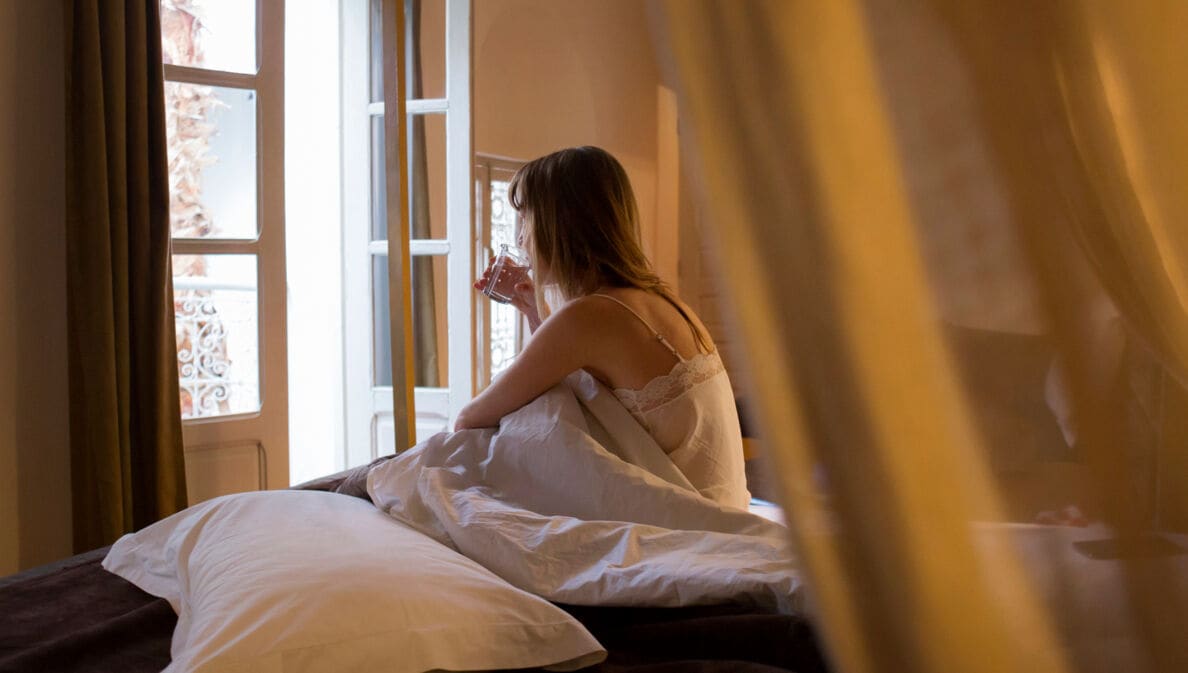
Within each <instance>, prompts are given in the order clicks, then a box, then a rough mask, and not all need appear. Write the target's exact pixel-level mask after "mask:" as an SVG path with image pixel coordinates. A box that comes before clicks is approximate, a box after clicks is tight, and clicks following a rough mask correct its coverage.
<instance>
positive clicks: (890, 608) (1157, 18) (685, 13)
mask: <svg viewBox="0 0 1188 673" xmlns="http://www.w3.org/2000/svg"><path fill="white" fill-rule="evenodd" d="M1173 4H1175V3H1162V4H1160V3H1139V4H1138V6H1136V5H1135V3H1128V4H1126V5H1125V6H1123V5H1121V4H1113V3H1096V2H1072V1H1071V0H1066V1H1062V0H1057V1H1055V2H1044V3H1033V2H1026V1H1025V0H1018V1H1011V2H999V3H953V2H946V1H944V0H899V1H895V2H892V1H891V0H835V1H831V2H827V3H824V2H782V1H778V0H755V1H752V2H747V3H735V2H725V1H715V0H665V1H663V2H659V3H656V5H655V7H654V9H655V10H656V11H654V12H653V19H654V24H655V28H656V33H657V37H658V43H659V44H660V45H661V47H660V55H661V59H662V61H664V64H663V65H664V67H665V70H666V73H667V76H668V77H669V78H670V80H671V81H673V82H674V83H675V85H676V89H677V91H678V97H679V106H680V113H681V116H682V118H681V125H682V130H683V131H684V133H683V134H682V142H683V147H682V155H683V157H684V158H685V159H686V160H687V161H688V166H689V168H690V169H691V171H690V172H691V174H692V176H693V181H694V183H695V191H696V193H697V201H698V207H699V209H700V210H701V211H702V213H703V215H704V218H703V219H704V220H705V221H707V222H709V223H710V225H711V226H710V227H709V230H708V231H707V232H705V233H706V234H707V235H708V236H709V237H710V238H711V240H712V247H713V249H715V250H716V251H717V252H718V254H719V256H720V266H721V268H722V269H724V274H723V276H724V278H723V282H724V285H725V288H724V289H725V290H726V291H727V296H729V297H730V301H729V302H728V306H727V310H728V312H729V313H732V314H733V315H732V317H733V322H734V324H735V325H736V326H737V331H738V334H737V336H738V339H739V341H740V342H741V343H742V344H743V346H744V348H743V350H744V351H745V353H746V359H747V367H746V369H747V379H748V381H749V383H750V387H751V394H752V397H753V398H754V399H755V405H754V406H755V409H754V411H755V412H756V414H757V416H758V420H759V424H760V427H761V435H762V437H763V438H764V443H765V446H766V447H768V452H767V453H768V458H769V460H770V463H771V468H772V469H773V470H774V471H775V473H776V475H777V477H778V482H779V484H780V486H781V497H782V504H783V505H784V506H785V509H786V512H787V515H788V519H789V523H790V531H791V534H792V538H793V542H794V544H795V547H796V549H797V556H798V561H799V563H800V565H801V567H802V568H803V569H804V572H805V574H806V577H807V580H808V582H809V584H810V588H811V597H812V603H813V605H814V608H815V613H814V614H815V615H816V617H817V618H818V621H819V623H820V625H821V627H822V629H823V632H824V636H825V641H826V645H827V650H828V652H829V654H830V658H831V659H832V661H833V663H834V664H835V666H836V667H837V668H838V669H839V670H842V671H925V672H927V671H936V672H938V673H939V672H940V671H958V670H959V671H987V672H990V671H1006V670H1014V671H1065V670H1102V671H1106V670H1128V671H1147V670H1151V671H1173V670H1184V666H1185V665H1186V662H1188V652H1186V651H1185V646H1184V645H1183V644H1182V643H1180V640H1181V639H1180V638H1179V635H1178V634H1177V633H1176V629H1177V628H1179V627H1182V625H1183V624H1184V623H1188V601H1186V600H1185V596H1184V591H1185V586H1184V584H1183V582H1182V580H1181V579H1179V578H1180V576H1181V575H1182V573H1177V570H1176V566H1175V561H1173V560H1169V558H1168V557H1163V558H1160V559H1158V560H1152V559H1150V558H1146V559H1143V558H1139V557H1140V556H1142V552H1143V550H1144V549H1148V548H1147V546H1146V545H1156V542H1152V541H1151V538H1149V537H1146V536H1144V535H1142V533H1144V532H1146V531H1149V530H1151V529H1152V528H1158V525H1157V524H1159V522H1160V521H1163V522H1166V521H1167V518H1166V517H1160V516H1154V517H1153V516H1152V515H1151V513H1150V512H1149V511H1146V510H1145V509H1144V508H1143V507H1142V506H1141V505H1142V503H1143V501H1144V497H1150V495H1151V494H1150V491H1151V489H1152V488H1153V487H1151V481H1152V480H1151V479H1150V478H1148V477H1145V476H1143V475H1145V474H1146V472H1145V471H1144V470H1146V469H1147V468H1143V467H1141V466H1142V465H1149V464H1150V463H1151V460H1152V456H1154V455H1156V454H1159V455H1163V456H1169V455H1170V456H1177V457H1179V456H1183V455H1184V453H1185V452H1186V450H1188V446H1186V443H1185V433H1184V432H1183V429H1182V427H1179V426H1182V425H1183V423H1180V424H1179V426H1177V427H1176V428H1173V429H1176V430H1177V432H1170V431H1169V419H1168V417H1167V416H1166V414H1167V413H1168V405H1169V404H1170V403H1172V402H1173V401H1174V400H1176V399H1177V398H1178V397H1177V396H1179V398H1182V395H1181V394H1180V392H1179V391H1178V382H1180V381H1183V380H1184V378H1183V372H1184V368H1183V365H1184V362H1185V360H1184V353H1185V352H1186V351H1185V349H1186V348H1188V329H1186V328H1185V326H1186V325H1188V323H1186V322H1185V311H1184V307H1185V303H1184V299H1183V298H1184V296H1185V294H1184V289H1185V282H1184V280H1185V275H1184V270H1185V258H1184V252H1185V250H1188V246H1185V240H1184V234H1183V231H1184V230H1183V228H1182V227H1179V226H1178V225H1177V224H1176V222H1175V218H1176V215H1177V213H1178V212H1180V211H1181V210H1182V208H1181V207H1182V206H1183V205H1185V204H1183V203H1181V202H1182V201H1183V200H1184V198H1185V197H1184V193H1183V190H1182V185H1183V184H1184V180H1183V177H1184V176H1183V170H1184V169H1183V165H1184V160H1185V159H1186V158H1188V143H1185V140H1186V138H1188V135H1186V133H1185V131H1184V129H1183V125H1182V123H1181V122H1180V121H1178V120H1176V118H1175V117H1176V114H1177V113H1176V112H1175V111H1176V110H1182V109H1183V108H1182V106H1177V105H1176V103H1182V102H1183V100H1184V96H1185V94H1186V93H1188V88H1186V85H1188V67H1185V66H1184V65H1183V61H1182V58H1180V51H1181V50H1180V49H1179V47H1178V46H1177V45H1178V44H1179V42H1178V35H1177V33H1178V29H1182V27H1183V25H1184V18H1185V15H1184V13H1185V10H1184V9H1183V8H1180V7H1178V6H1177V7H1172V6H1171V5H1173ZM1177 27H1178V28H1177ZM1172 408H1174V407H1172ZM1172 425H1175V424H1174V423H1172ZM1169 442H1178V444H1175V445H1171V444H1169ZM1160 452H1162V453H1160ZM1178 464H1179V465H1183V464H1184V461H1183V459H1182V458H1180V459H1179V463H1178ZM1159 467H1160V466H1156V467H1155V468H1153V469H1155V470H1156V471H1157V472H1158V473H1159V474H1160V475H1161V476H1160V477H1159V478H1158V479H1159V480H1162V479H1163V478H1164V477H1163V476H1162V475H1164V474H1166V473H1167V472H1168V471H1167V470H1166V469H1162V470H1160V469H1158V468H1159ZM1162 467H1164V468H1166V467H1167V466H1166V465H1164V466H1162ZM1173 470H1174V466H1173ZM1136 475H1137V476H1136ZM1181 483H1182V482H1181ZM1062 504H1069V505H1073V506H1070V507H1057V508H1055V509H1054V510H1048V509H1045V508H1046V507H1049V506H1051V505H1062ZM1081 518H1085V519H1088V520H1089V522H1090V525H1088V526H1082V524H1083V523H1085V522H1083V521H1081V520H1080V519H1081ZM1037 523H1038V524H1045V523H1048V524H1051V523H1057V524H1063V525H1037ZM1181 532H1183V531H1182V530H1181ZM1093 538H1100V539H1104V540H1106V541H1107V546H1108V545H1109V544H1113V545H1115V547H1116V548H1117V549H1119V550H1122V551H1123V552H1124V553H1123V554H1122V556H1123V558H1121V559H1116V560H1112V561H1110V562H1109V563H1105V562H1102V563H1100V564H1098V565H1092V562H1091V561H1089V560H1086V558H1085V556H1084V555H1083V554H1081V553H1079V552H1078V551H1077V550H1078V549H1079V548H1078V547H1076V546H1074V545H1073V544H1071V543H1072V542H1073V541H1086V540H1091V539H1093ZM1160 539H1161V538H1160ZM1127 550H1129V551H1127ZM1107 568H1108V569H1109V570H1108V571H1107V570H1105V569H1107ZM1095 620H1097V621H1095ZM1103 620H1104V621H1103ZM1104 622H1108V626H1103V625H1102V624H1103V623H1104ZM1174 625H1179V627H1177V626H1174Z"/></svg>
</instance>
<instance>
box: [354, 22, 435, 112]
mask: <svg viewBox="0 0 1188 673" xmlns="http://www.w3.org/2000/svg"><path fill="white" fill-rule="evenodd" d="M404 11H405V16H406V17H408V21H407V23H406V24H405V29H406V31H407V33H406V34H405V40H404V43H405V47H406V48H407V49H408V61H407V67H408V73H407V75H406V76H405V86H406V87H407V89H406V95H407V96H408V99H409V100H418V99H422V98H445V95H446V90H445V81H446V75H445V35H446V32H445V22H446V18H445V17H446V10H445V0H404ZM370 22H371V39H370V46H371V100H372V102H376V103H378V102H379V101H382V100H383V99H384V78H383V63H384V54H383V0H371V14H370Z"/></svg>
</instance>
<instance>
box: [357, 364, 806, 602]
mask: <svg viewBox="0 0 1188 673" xmlns="http://www.w3.org/2000/svg"><path fill="white" fill-rule="evenodd" d="M367 486H368V493H369V494H370V495H371V498H372V500H373V501H374V502H375V504H376V505H377V506H378V507H380V508H381V509H382V510H384V511H385V512H387V513H388V514H389V515H391V516H392V517H394V518H396V519H398V520H400V521H402V522H404V523H406V524H408V525H410V526H412V527H414V528H416V529H418V530H420V531H422V532H424V533H425V534H427V535H429V536H431V537H433V538H435V539H437V540H439V541H441V542H443V543H445V544H448V545H450V546H452V547H454V548H455V549H457V550H458V551H460V552H462V553H463V554H465V555H466V556H468V557H470V558H472V559H474V560H475V561H478V562H479V563H481V564H482V565H484V566H486V567H487V568H488V569H490V570H492V571H493V572H495V573H496V574H498V575H499V576H501V577H503V578H504V579H505V580H507V581H508V582H510V583H511V584H513V585H515V586H517V587H519V588H521V589H524V590H527V591H530V592H532V593H535V594H538V595H540V596H543V597H545V598H548V599H549V600H553V601H557V602H562V603H569V604H575V605H650V606H666V607H675V606H683V605H695V604H707V603H715V602H722V601H728V600H740V599H741V600H747V601H750V602H753V603H754V604H756V605H761V606H765V607H774V608H777V609H779V610H781V611H784V612H792V611H794V610H797V609H799V607H800V593H801V592H800V589H801V584H800V580H799V578H798V576H797V574H796V572H795V570H794V567H793V566H794V564H793V555H792V553H791V551H790V550H789V548H788V546H787V543H786V532H787V531H786V530H785V529H784V528H783V527H782V526H780V525H779V524H777V523H774V522H772V521H769V520H767V519H764V518H763V517H760V516H757V515H755V514H751V513H750V512H747V511H743V510H738V509H733V508H728V507H724V506H721V505H718V504H716V503H714V502H712V501H710V500H708V499H705V498H703V497H702V496H700V495H698V494H697V493H696V491H694V490H693V489H692V487H691V486H690V485H689V483H688V481H687V480H686V479H685V478H684V477H683V476H682V475H681V473H680V472H679V471H678V470H677V469H676V468H675V466H673V464H672V462H671V461H670V460H669V459H668V457H667V456H666V455H665V454H664V452H663V451H662V450H661V449H660V448H659V447H658V446H657V445H656V443H655V442H654V441H652V439H651V438H650V437H649V436H648V434H647V432H646V431H645V430H644V429H643V428H642V427H640V425H639V424H638V423H637V422H636V421H635V419H633V418H632V417H631V415H630V414H629V413H628V412H627V410H626V409H625V408H623V406H622V405H621V404H620V403H619V402H618V400H617V399H615V397H614V396H613V394H611V393H610V391H609V390H607V389H606V388H605V387H604V386H602V385H601V384H599V383H597V382H596V381H595V380H594V379H593V378H592V377H590V376H589V375H588V374H585V373H584V372H578V373H575V374H574V375H572V376H571V377H570V378H569V379H568V380H567V381H566V382H565V383H563V384H561V385H558V386H557V387H555V388H553V389H552V390H550V391H549V392H547V393H545V394H544V395H542V396H541V397H539V398H537V399H536V400H535V401H533V402H532V403H530V404H528V405H527V406H525V407H523V408H522V409H520V410H518V411H516V412H514V413H512V414H510V415H508V416H507V417H505V418H504V419H503V422H502V423H501V425H500V427H499V429H498V430H497V431H496V430H491V429H486V430H464V431H461V432H455V433H441V434H438V435H435V436H434V437H432V438H430V439H428V440H426V441H425V442H422V443H421V444H418V445H417V446H415V447H413V448H412V449H409V450H408V451H406V452H404V453H402V454H401V455H399V456H397V457H395V458H393V459H391V460H389V461H386V462H384V463H381V464H379V465H377V466H376V467H375V468H373V469H372V470H371V472H370V474H369V476H368V483H367Z"/></svg>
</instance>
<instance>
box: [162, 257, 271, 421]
mask: <svg viewBox="0 0 1188 673" xmlns="http://www.w3.org/2000/svg"><path fill="white" fill-rule="evenodd" d="M256 306H257V291H256V256H255V255H174V256H173V313H174V319H175V321H176V327H177V367H178V374H179V384H180V386H181V412H182V418H209V417H211V416H223V415H227V414H242V413H250V412H254V411H259V410H260V364H259V360H260V345H259V344H260V340H259V334H258V332H259V312H258V310H257V308H256Z"/></svg>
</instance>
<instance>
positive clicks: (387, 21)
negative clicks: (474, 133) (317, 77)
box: [382, 0, 416, 453]
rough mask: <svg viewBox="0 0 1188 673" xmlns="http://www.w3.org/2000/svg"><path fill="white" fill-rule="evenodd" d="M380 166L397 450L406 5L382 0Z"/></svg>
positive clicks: (404, 440) (407, 415)
mask: <svg viewBox="0 0 1188 673" xmlns="http://www.w3.org/2000/svg"><path fill="white" fill-rule="evenodd" d="M382 12H383V17H384V18H383V21H382V25H383V33H382V39H383V49H384V56H383V66H384V67H383V78H384V110H385V114H384V167H385V174H386V176H385V177H386V183H387V194H388V198H387V208H388V212H387V218H388V226H387V231H388V303H389V310H388V313H389V327H390V334H391V335H392V418H393V424H394V427H393V435H394V436H395V437H396V446H395V447H394V449H395V451H396V452H397V453H399V452H401V451H403V450H404V449H406V448H408V447H410V446H412V445H413V444H415V443H416V423H415V422H413V420H414V419H415V417H416V410H415V407H414V404H413V388H414V386H415V385H416V379H415V374H414V372H416V369H415V367H414V355H413V324H412V322H413V321H412V316H413V313H412V305H413V302H412V282H411V280H412V278H411V269H410V267H411V263H410V260H411V256H410V253H409V238H408V235H407V234H406V232H409V231H411V228H410V220H409V218H410V211H409V207H408V204H409V186H410V184H409V183H410V181H409V179H408V124H407V113H406V111H405V100H406V95H405V76H406V70H405V62H406V59H407V58H408V54H407V51H406V49H407V47H406V42H405V40H406V39H407V34H406V32H405V21H406V16H405V5H404V2H403V0H383V5H382Z"/></svg>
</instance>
